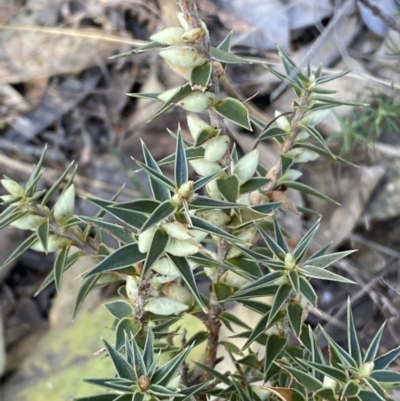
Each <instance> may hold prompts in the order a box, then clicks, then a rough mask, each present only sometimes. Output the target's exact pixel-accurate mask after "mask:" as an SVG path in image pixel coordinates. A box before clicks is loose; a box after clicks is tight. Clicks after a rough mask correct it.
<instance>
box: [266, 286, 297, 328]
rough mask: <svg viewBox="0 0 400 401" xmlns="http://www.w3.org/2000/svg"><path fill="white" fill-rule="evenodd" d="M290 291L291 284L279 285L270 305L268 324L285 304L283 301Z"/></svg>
mask: <svg viewBox="0 0 400 401" xmlns="http://www.w3.org/2000/svg"><path fill="white" fill-rule="evenodd" d="M290 291H292V286H290V285H289V284H282V285H281V286H279V288H278V291H277V292H276V295H275V298H274V303H273V304H272V307H271V312H270V314H269V319H268V324H269V323H270V322H271V320H272V319H273V318H274V317H275V316H276V315H277V313H278V312H279V311H280V310H281V308H282V307H283V305H285V303H286V301H287V299H288V297H289V294H290Z"/></svg>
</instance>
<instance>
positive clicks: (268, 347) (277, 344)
mask: <svg viewBox="0 0 400 401" xmlns="http://www.w3.org/2000/svg"><path fill="white" fill-rule="evenodd" d="M286 343H287V338H286V337H284V336H281V335H279V334H271V335H269V336H268V339H267V342H266V344H265V358H264V382H266V381H268V380H269V376H268V371H269V370H270V368H271V366H272V364H273V363H274V361H275V359H276V358H277V357H278V356H279V354H280V353H281V351H282V350H283V349H284V348H285V346H286Z"/></svg>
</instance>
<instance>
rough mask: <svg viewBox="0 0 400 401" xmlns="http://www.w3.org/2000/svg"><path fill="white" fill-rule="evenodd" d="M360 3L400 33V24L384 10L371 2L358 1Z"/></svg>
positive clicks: (366, 0) (367, 0) (365, 0)
mask: <svg viewBox="0 0 400 401" xmlns="http://www.w3.org/2000/svg"><path fill="white" fill-rule="evenodd" d="M358 1H359V2H360V3H362V4H364V6H365V7H367V8H368V9H370V10H371V11H372V12H373V13H374V14H375V15H376V16H377V17H378V18H380V19H381V20H382V21H383V22H385V23H386V25H388V26H390V27H391V28H392V29H394V30H395V31H397V32H400V24H399V23H398V22H397V21H396V20H395V19H394V18H392V17H391V16H389V15H386V14H384V13H383V12H382V10H381V9H380V8H379V7H377V6H376V5H375V4H371V3H370V1H369V0H358Z"/></svg>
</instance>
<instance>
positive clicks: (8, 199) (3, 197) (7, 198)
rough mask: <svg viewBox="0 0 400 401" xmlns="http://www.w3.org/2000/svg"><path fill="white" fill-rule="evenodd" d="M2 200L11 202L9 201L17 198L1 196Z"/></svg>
mask: <svg viewBox="0 0 400 401" xmlns="http://www.w3.org/2000/svg"><path fill="white" fill-rule="evenodd" d="M0 199H1V200H2V201H3V202H9V201H11V200H13V199H15V196H14V195H3V196H0Z"/></svg>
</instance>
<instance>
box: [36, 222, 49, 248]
mask: <svg viewBox="0 0 400 401" xmlns="http://www.w3.org/2000/svg"><path fill="white" fill-rule="evenodd" d="M49 230H50V223H49V219H48V218H47V219H46V221H45V222H44V223H42V224H41V225H40V226H39V227H38V228H37V236H38V238H39V241H40V243H41V244H42V246H43V249H44V251H45V252H46V253H47V244H48V241H49Z"/></svg>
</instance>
